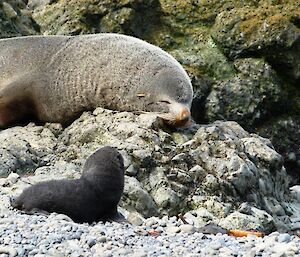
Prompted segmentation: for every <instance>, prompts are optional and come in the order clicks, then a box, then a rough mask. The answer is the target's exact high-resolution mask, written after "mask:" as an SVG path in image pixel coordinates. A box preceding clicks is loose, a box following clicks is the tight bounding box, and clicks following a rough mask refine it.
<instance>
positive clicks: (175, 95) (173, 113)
mask: <svg viewBox="0 0 300 257" xmlns="http://www.w3.org/2000/svg"><path fill="white" fill-rule="evenodd" d="M180 68H181V67H180ZM140 90H141V93H138V95H137V96H138V97H139V98H143V103H144V106H143V109H144V110H145V111H150V112H155V113H157V115H158V117H160V118H162V119H163V121H164V122H165V123H166V124H168V125H171V126H172V127H186V126H187V125H189V124H190V123H191V112H190V108H191V104H192V99H193V88H192V84H191V81H190V78H189V77H188V75H187V74H186V72H185V71H184V70H183V68H181V69H178V70H174V68H173V67H172V68H168V67H166V68H163V69H161V70H159V71H158V72H157V73H156V74H155V75H154V76H153V77H152V79H151V83H149V84H148V86H147V87H145V86H144V87H143V86H142V87H141V89H140ZM143 91H144V92H146V93H143Z"/></svg>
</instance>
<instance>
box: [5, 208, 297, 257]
mask: <svg viewBox="0 0 300 257" xmlns="http://www.w3.org/2000/svg"><path fill="white" fill-rule="evenodd" d="M0 256H1V257H6V256H36V257H46V256H55V257H62V256H70V257H78V256H101V257H104V256H105V257H109V256H131V257H146V256H153V257H154V256H155V257H163V256H186V257H187V256H188V257H196V256H224V257H226V256H236V257H238V256H243V257H254V256H273V257H275V256H276V257H280V256H282V257H283V256H300V238H299V237H298V236H295V235H289V234H287V233H278V232H273V233H271V234H269V235H267V236H264V237H256V236H253V235H251V236H247V237H240V238H235V237H232V236H229V235H227V234H216V235H209V234H203V233H200V232H197V230H196V228H195V227H193V226H192V225H188V224H183V222H182V221H181V220H180V219H177V217H167V216H164V217H162V218H156V217H151V218H149V219H146V220H144V222H143V224H142V225H140V226H133V225H131V224H128V223H116V222H106V223H105V224H104V223H102V222H98V223H93V224H87V223H85V224H77V223H74V222H73V221H72V220H70V219H69V218H68V217H67V216H65V215H62V214H55V213H52V214H50V215H49V216H47V215H36V214H34V215H27V214H23V213H22V214H21V213H20V212H19V211H14V210H9V213H5V214H1V219H0Z"/></svg>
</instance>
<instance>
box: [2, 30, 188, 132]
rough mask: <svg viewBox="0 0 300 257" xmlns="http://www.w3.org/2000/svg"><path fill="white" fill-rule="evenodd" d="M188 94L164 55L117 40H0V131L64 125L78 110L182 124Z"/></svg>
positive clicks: (183, 76) (179, 71)
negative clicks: (137, 114)
mask: <svg viewBox="0 0 300 257" xmlns="http://www.w3.org/2000/svg"><path fill="white" fill-rule="evenodd" d="M192 97H193V89H192V85H191V82H190V79H189V77H188V75H187V73H186V72H185V70H184V69H183V68H182V66H181V65H180V64H179V63H178V62H177V61H176V60H175V59H174V58H173V57H172V56H171V55H169V54H168V53H166V52H165V51H163V50H162V49H160V48H159V47H156V46H153V45H151V44H149V43H147V42H145V41H142V40H140V39H137V38H134V37H130V36H125V35H119V34H109V33H107V34H105V33H104V34H95V35H81V36H73V37H72V36H29V37H18V38H11V39H2V40H0V126H1V127H7V126H9V125H14V124H16V123H20V122H26V121H28V120H35V121H41V122H59V123H62V124H65V125H67V124H69V123H70V122H71V121H73V120H74V119H75V118H76V117H77V116H79V115H80V114H81V113H82V112H83V111H84V110H92V109H94V108H96V107H99V106H100V107H104V108H108V109H113V110H119V111H147V112H157V113H158V115H159V116H160V117H162V118H163V119H164V120H165V121H166V122H167V123H168V124H170V125H173V126H175V127H180V126H184V125H185V124H186V123H187V122H188V121H189V118H190V106H191V103H192Z"/></svg>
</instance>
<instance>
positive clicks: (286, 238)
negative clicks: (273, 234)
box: [277, 233, 291, 243]
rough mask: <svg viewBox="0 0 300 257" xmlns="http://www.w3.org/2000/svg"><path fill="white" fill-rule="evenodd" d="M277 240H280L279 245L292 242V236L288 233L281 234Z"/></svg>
mask: <svg viewBox="0 0 300 257" xmlns="http://www.w3.org/2000/svg"><path fill="white" fill-rule="evenodd" d="M277 240H278V242H279V243H288V242H290V241H291V236H290V235H289V234H287V233H284V234H279V236H278V239H277Z"/></svg>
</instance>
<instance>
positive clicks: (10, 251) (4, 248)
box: [0, 246, 18, 257]
mask: <svg viewBox="0 0 300 257" xmlns="http://www.w3.org/2000/svg"><path fill="white" fill-rule="evenodd" d="M2 253H4V254H8V255H9V257H14V256H17V255H18V252H17V250H16V249H15V248H12V247H10V246H0V254H2Z"/></svg>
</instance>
